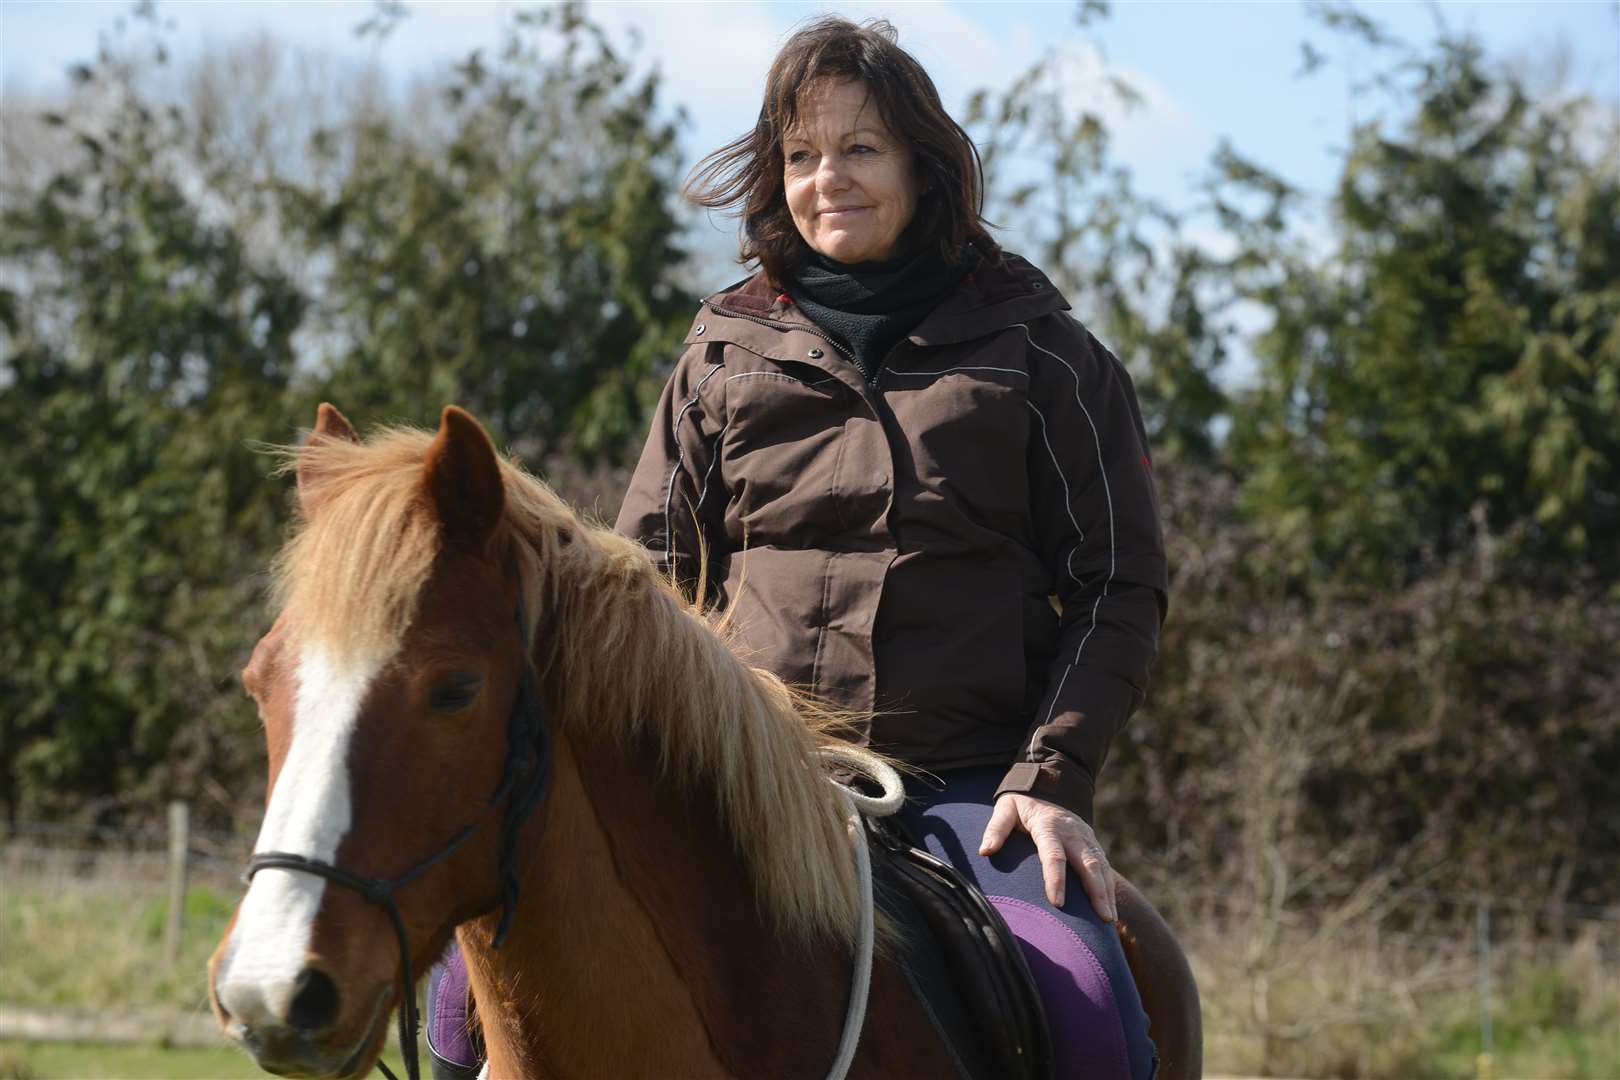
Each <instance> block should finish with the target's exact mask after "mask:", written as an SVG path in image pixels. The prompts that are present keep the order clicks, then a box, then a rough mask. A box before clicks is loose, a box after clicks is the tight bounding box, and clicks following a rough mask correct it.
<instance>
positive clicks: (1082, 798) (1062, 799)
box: [996, 758, 1097, 825]
mask: <svg viewBox="0 0 1620 1080" xmlns="http://www.w3.org/2000/svg"><path fill="white" fill-rule="evenodd" d="M1008 793H1012V794H1017V795H1033V796H1034V797H1035V798H1037V799H1044V800H1046V801H1047V802H1050V803H1056V804H1057V805H1059V806H1061V807H1063V809H1065V810H1068V811H1071V812H1072V813H1075V814H1078V815H1079V816H1080V819H1081V820H1083V821H1084V822H1085V823H1086V824H1087V825H1091V824H1093V822H1092V814H1093V808H1092V804H1093V802H1094V801H1095V799H1096V794H1097V785H1096V781H1094V780H1093V779H1092V778H1091V774H1090V773H1088V772H1086V770H1085V769H1084V768H1082V767H1081V766H1079V765H1077V764H1075V763H1074V762H1072V761H1069V760H1067V759H1064V758H1055V759H1053V760H1051V761H1020V762H1019V763H1018V764H1016V765H1014V766H1013V767H1012V768H1010V769H1008V770H1007V775H1006V776H1004V777H1002V779H1001V786H999V787H997V788H996V798H998V799H999V798H1001V796H1003V795H1005V794H1008Z"/></svg>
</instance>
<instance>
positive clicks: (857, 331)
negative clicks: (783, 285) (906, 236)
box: [788, 247, 979, 382]
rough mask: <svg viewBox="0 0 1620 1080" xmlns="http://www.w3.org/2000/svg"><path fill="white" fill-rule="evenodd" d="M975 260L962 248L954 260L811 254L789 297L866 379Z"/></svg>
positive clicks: (976, 255)
mask: <svg viewBox="0 0 1620 1080" xmlns="http://www.w3.org/2000/svg"><path fill="white" fill-rule="evenodd" d="M978 263H979V253H978V252H977V251H975V250H974V249H973V248H972V247H964V248H963V249H962V255H961V257H960V258H958V259H957V260H956V261H955V262H946V261H944V260H943V259H941V258H940V257H939V256H938V255H937V254H935V253H933V252H929V253H926V254H922V255H911V256H905V257H902V258H899V259H890V260H888V261H887V262H866V263H841V262H837V261H835V260H833V259H829V258H827V257H826V256H825V255H818V254H816V253H815V252H811V253H810V255H809V256H808V257H807V258H806V259H805V261H804V265H802V266H801V267H800V268H799V272H798V274H797V276H795V277H794V279H793V281H792V282H791V283H790V284H789V286H788V295H789V296H791V297H792V298H793V302H794V303H795V304H797V305H798V306H799V307H800V308H801V309H802V310H803V311H804V313H805V315H806V316H808V317H809V319H810V321H811V322H813V323H815V324H816V326H818V327H820V328H821V329H822V330H825V331H826V332H827V333H829V334H831V335H832V336H833V337H835V338H837V339H838V340H839V341H841V342H842V343H843V344H845V345H846V346H848V347H849V350H850V352H852V353H854V354H855V363H856V365H857V366H859V367H860V369H861V374H862V375H864V376H865V377H866V380H867V381H868V382H872V381H874V380H876V378H877V374H878V371H879V369H880V368H881V367H882V364H883V358H884V357H885V356H887V355H888V354H889V350H890V349H892V348H894V346H895V345H896V344H898V343H899V341H900V339H901V338H903V337H905V336H906V335H907V334H909V333H911V331H912V330H913V329H914V328H915V327H916V325H917V324H918V323H920V322H922V319H923V316H925V315H927V314H928V313H929V312H930V311H932V310H934V308H935V307H936V306H937V305H938V304H939V302H940V301H941V300H943V299H944V298H945V294H946V293H948V292H950V291H951V289H952V288H954V287H955V285H956V283H957V282H958V281H961V280H962V278H963V276H965V275H966V274H969V273H971V272H972V270H973V268H974V267H975V266H977V265H978Z"/></svg>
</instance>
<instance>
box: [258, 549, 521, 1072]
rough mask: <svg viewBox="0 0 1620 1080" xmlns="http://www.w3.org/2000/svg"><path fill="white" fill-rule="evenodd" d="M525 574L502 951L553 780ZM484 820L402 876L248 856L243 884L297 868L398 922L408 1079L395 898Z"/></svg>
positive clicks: (500, 790) (409, 1063) (508, 776)
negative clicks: (518, 859)
mask: <svg viewBox="0 0 1620 1080" xmlns="http://www.w3.org/2000/svg"><path fill="white" fill-rule="evenodd" d="M521 578H522V575H521V574H520V575H519V582H518V600H517V624H518V638H519V640H521V641H522V643H523V675H522V677H521V679H520V680H519V682H518V694H517V700H516V701H514V702H513V703H512V716H511V719H510V720H509V721H508V722H507V733H506V737H507V747H508V753H507V758H506V773H505V775H504V776H503V777H502V779H501V783H500V786H499V787H497V788H496V789H495V793H494V794H493V795H491V796H490V797H489V806H490V808H491V809H494V808H495V807H497V806H499V805H500V804H501V803H502V802H505V803H506V807H505V813H504V814H503V816H502V818H501V844H500V853H499V856H498V867H499V870H500V878H501V921H500V925H499V926H497V927H496V929H495V938H494V947H495V948H497V949H498V948H500V947H501V942H503V941H505V940H506V932H507V931H508V930H510V929H511V927H512V917H513V915H515V914H516V912H517V899H518V880H517V870H516V869H515V868H514V867H513V865H512V864H513V861H514V858H515V856H516V854H517V834H518V831H519V830H520V829H521V828H522V827H523V824H524V822H525V821H527V820H528V817H529V814H530V812H531V811H533V810H534V808H535V806H536V805H537V804H538V803H539V802H540V798H541V796H542V795H544V794H545V790H546V782H547V781H548V780H549V779H550V777H551V769H550V765H551V743H550V738H549V736H548V734H547V732H546V727H545V724H543V723H542V722H541V718H540V699H539V695H538V694H537V693H536V690H535V685H534V664H533V660H532V657H530V655H529V622H528V618H527V616H526V615H525V614H524V610H523V586H522V580H521ZM482 823H483V822H482V820H479V821H476V822H474V823H473V824H471V825H466V826H463V827H462V829H461V830H460V831H459V832H457V833H456V834H455V835H454V836H452V837H451V838H450V840H449V842H447V843H446V844H445V845H444V847H442V848H440V849H439V850H438V851H437V852H435V853H434V854H432V855H429V856H428V857H427V858H426V859H423V860H422V861H421V862H419V863H417V864H416V865H415V866H413V867H411V869H409V870H407V871H405V873H403V874H401V875H399V876H398V877H393V878H383V877H371V878H368V877H361V876H360V875H359V874H352V873H350V872H349V871H347V870H344V869H343V868H342V867H339V866H335V865H333V864H332V863H328V862H321V861H320V860H319V859H311V858H308V857H306V856H303V855H296V854H294V853H292V852H290V851H262V852H259V853H258V854H256V855H254V856H252V857H251V858H249V859H248V864H247V870H246V871H245V872H244V873H243V874H242V881H243V883H244V884H245V883H247V882H250V881H252V880H253V875H254V874H257V873H258V872H259V871H260V870H296V871H300V872H302V873H306V874H314V875H315V876H316V877H320V878H325V879H326V880H327V881H333V882H336V883H337V884H339V885H342V886H344V887H346V888H350V889H353V890H354V891H355V892H357V893H359V894H360V895H361V897H362V898H364V899H365V900H366V901H367V902H368V903H371V904H376V905H378V906H379V907H381V908H382V909H383V910H384V911H386V912H388V918H389V920H390V921H391V922H392V923H393V924H394V936H395V938H396V939H397V940H398V942H399V961H400V991H401V992H400V1005H399V1052H400V1056H401V1057H402V1058H404V1060H405V1075H406V1076H408V1077H409V1078H410V1080H419V1078H420V1076H421V1066H420V1064H419V1062H418V1057H417V1051H416V1032H417V1028H418V1026H419V1025H420V1017H419V1015H418V1011H417V1007H416V980H415V978H414V976H413V975H412V972H411V945H410V938H409V936H408V935H407V934H406V932H405V919H404V917H403V916H402V915H400V913H399V904H398V903H397V902H396V901H395V900H394V893H395V892H396V891H398V890H399V889H401V888H403V887H404V886H406V885H408V884H410V883H411V882H412V881H415V880H416V879H417V878H419V877H421V876H422V875H423V874H424V873H426V872H427V871H428V870H429V869H431V868H432V867H434V866H436V865H437V864H439V863H440V862H443V861H444V860H445V859H446V858H448V857H449V856H450V853H451V852H453V851H455V850H456V849H457V848H458V847H460V846H461V845H462V844H463V843H464V842H465V841H466V840H467V838H468V837H470V836H471V835H472V834H473V833H474V832H475V831H476V830H477V829H478V827H479V826H480V825H481V824H482ZM377 1068H379V1069H381V1070H382V1073H383V1075H384V1076H385V1077H387V1078H388V1080H397V1078H396V1077H395V1076H394V1074H393V1072H391V1071H390V1070H389V1068H388V1066H387V1065H384V1064H383V1063H382V1060H381V1059H378V1061H377Z"/></svg>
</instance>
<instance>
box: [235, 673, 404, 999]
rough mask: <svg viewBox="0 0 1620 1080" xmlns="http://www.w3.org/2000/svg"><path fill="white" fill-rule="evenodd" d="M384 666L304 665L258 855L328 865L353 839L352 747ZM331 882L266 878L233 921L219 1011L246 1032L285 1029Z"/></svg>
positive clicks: (292, 875) (266, 874)
mask: <svg viewBox="0 0 1620 1080" xmlns="http://www.w3.org/2000/svg"><path fill="white" fill-rule="evenodd" d="M385 660H386V657H384V658H379V659H376V660H350V659H348V658H345V662H343V663H337V662H335V661H334V660H333V658H332V656H331V654H329V653H328V652H327V651H326V650H325V649H322V648H320V647H318V646H317V647H312V648H308V649H306V650H305V651H304V652H303V654H302V655H301V656H300V657H299V664H298V694H297V698H296V701H295V705H294V711H293V730H292V745H291V746H290V747H289V748H288V750H287V759H286V761H284V762H283V763H282V766H281V772H280V773H279V774H278V775H277V779H276V786H275V790H274V791H272V792H271V794H270V806H269V808H268V809H267V810H266V811H265V815H264V825H263V827H262V828H260V830H259V839H258V842H257V843H255V844H254V847H253V850H254V851H255V852H264V851H285V852H291V853H292V854H295V855H303V856H305V857H306V858H311V859H319V860H320V861H322V862H332V861H333V858H334V857H335V856H336V854H337V849H338V844H339V843H341V842H342V840H343V837H344V835H345V834H346V833H347V832H348V831H349V820H350V806H349V770H348V766H347V761H348V756H349V743H350V741H351V739H352V738H353V736H354V729H355V723H356V721H357V720H358V719H359V715H360V706H361V704H362V703H363V702H364V701H365V697H366V691H367V689H368V688H369V687H370V686H371V682H372V680H373V679H374V678H375V677H376V674H377V672H378V671H379V670H380V669H381V668H382V665H383V663H384V661H385ZM325 891H326V879H325V878H320V877H316V876H315V875H314V874H304V873H299V872H296V871H290V870H280V869H269V870H261V871H260V872H259V873H258V874H256V875H255V876H254V878H253V883H252V885H251V886H249V888H248V892H247V896H246V897H245V898H244V899H243V900H242V906H241V908H240V909H239V910H238V912H237V917H236V926H235V928H234V929H233V930H232V931H231V940H230V944H229V945H228V946H227V950H226V954H225V956H224V958H223V961H222V963H221V965H220V974H219V986H218V989H219V996H220V1003H221V1004H222V1005H224V1006H225V1008H226V1009H228V1010H230V1012H231V1015H232V1016H233V1017H234V1018H235V1019H237V1020H239V1021H242V1022H244V1023H248V1024H279V1023H283V1022H284V1021H285V1019H286V1016H287V1011H288V1009H289V1007H290V1006H291V1004H292V997H293V992H294V989H295V981H296V979H297V978H298V974H299V972H301V971H302V970H303V969H304V962H305V959H306V956H307V954H308V952H309V943H310V937H311V935H312V934H313V932H314V923H315V913H316V912H317V911H319V910H320V906H321V896H322V894H323V893H324V892H325Z"/></svg>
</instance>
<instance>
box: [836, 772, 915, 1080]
mask: <svg viewBox="0 0 1620 1080" xmlns="http://www.w3.org/2000/svg"><path fill="white" fill-rule="evenodd" d="M821 757H822V760H823V761H824V762H826V763H827V764H829V765H841V766H843V767H844V768H846V769H849V770H850V771H851V772H855V773H859V774H860V775H861V776H864V777H866V778H867V779H868V780H871V781H873V782H874V783H876V784H877V785H878V786H879V787H880V788H882V789H883V794H882V795H876V796H874V795H866V794H863V793H862V792H859V791H856V790H854V789H853V788H851V787H849V786H848V785H847V784H839V783H838V781H836V780H831V778H830V777H829V780H831V782H832V783H833V784H835V785H837V787H838V791H839V794H840V795H842V796H843V797H844V804H845V807H846V808H847V809H848V819H849V834H850V840H851V841H852V842H853V843H854V845H855V867H856V871H857V874H858V876H859V879H860V890H861V925H860V936H859V937H858V938H857V939H856V943H855V972H854V974H853V975H852V976H851V977H850V984H849V1008H848V1010H847V1011H846V1012H845V1013H844V1035H843V1038H841V1039H840V1040H839V1043H838V1056H837V1057H836V1058H834V1059H833V1063H832V1068H831V1069H830V1070H828V1072H827V1080H844V1077H845V1076H846V1075H848V1073H849V1067H850V1065H851V1064H852V1063H853V1062H854V1061H855V1047H856V1045H857V1044H859V1043H860V1041H861V1029H862V1028H863V1027H865V1026H866V998H867V995H868V994H869V993H870V991H871V988H872V939H873V937H874V936H875V933H876V931H875V929H874V927H875V923H876V918H875V916H874V914H873V910H872V903H873V901H872V857H871V854H870V852H868V851H867V850H866V827H865V825H863V824H862V823H861V815H862V814H865V815H866V816H868V817H888V816H889V815H890V814H892V813H894V812H895V811H897V810H899V809H900V804H901V803H903V802H904V801H905V797H906V793H905V789H904V788H903V787H902V786H901V784H900V774H899V773H897V772H895V771H894V768H893V767H892V766H891V765H889V764H888V763H887V762H885V761H884V760H883V759H881V758H879V757H876V756H874V755H872V754H869V753H866V752H865V751H863V750H861V749H859V748H857V747H854V746H829V747H823V748H822V751H821Z"/></svg>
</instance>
